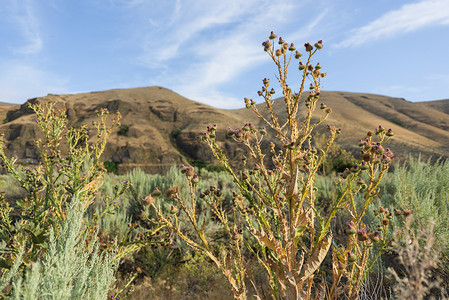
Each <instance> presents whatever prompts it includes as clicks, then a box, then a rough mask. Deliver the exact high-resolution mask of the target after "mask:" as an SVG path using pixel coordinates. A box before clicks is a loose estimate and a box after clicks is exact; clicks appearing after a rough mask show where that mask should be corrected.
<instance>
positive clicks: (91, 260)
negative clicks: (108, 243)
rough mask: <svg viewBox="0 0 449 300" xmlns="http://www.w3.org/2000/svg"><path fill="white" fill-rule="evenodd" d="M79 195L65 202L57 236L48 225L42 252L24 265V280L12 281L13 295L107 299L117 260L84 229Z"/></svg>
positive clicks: (36, 297) (17, 297) (20, 296)
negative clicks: (45, 245) (44, 249)
mask: <svg viewBox="0 0 449 300" xmlns="http://www.w3.org/2000/svg"><path fill="white" fill-rule="evenodd" d="M79 198H80V197H79V196H78V194H75V195H74V197H73V198H72V201H71V202H70V203H69V204H68V205H69V207H68V209H67V216H66V219H65V221H64V222H63V224H62V227H61V229H60V232H59V235H58V236H57V237H55V234H54V230H53V228H50V231H49V235H48V240H49V242H48V250H47V252H46V253H45V255H44V256H43V257H42V258H39V259H38V260H37V262H35V263H34V264H33V265H32V267H31V268H27V270H26V272H25V276H24V279H22V278H19V279H17V280H16V281H15V282H14V283H13V287H14V288H13V294H12V298H14V299H29V300H32V299H61V300H62V299H106V298H107V295H108V291H109V289H110V288H111V284H112V283H113V282H114V281H115V277H114V272H115V270H116V268H117V260H116V259H114V253H108V252H104V251H101V250H100V248H99V247H100V244H99V242H98V239H97V238H95V237H94V239H92V237H91V236H90V235H89V234H87V232H85V231H83V229H82V226H83V223H84V222H83V221H84V207H83V206H84V204H83V203H81V202H80V200H79ZM83 232H84V233H83ZM80 233H81V235H80ZM94 236H95V235H94Z"/></svg>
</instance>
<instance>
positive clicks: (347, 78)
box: [0, 0, 449, 108]
mask: <svg viewBox="0 0 449 300" xmlns="http://www.w3.org/2000/svg"><path fill="white" fill-rule="evenodd" d="M271 31H274V32H275V33H276V34H277V35H278V36H282V38H283V39H284V40H285V41H286V42H289V43H292V42H293V43H294V44H295V45H296V47H297V48H298V50H300V51H303V48H304V47H303V45H304V43H305V42H310V43H311V44H314V43H315V42H316V41H318V40H323V49H322V50H321V51H320V52H319V53H317V55H316V56H315V57H314V59H313V62H314V63H318V62H319V63H320V64H321V66H322V70H321V71H323V72H326V73H327V74H328V75H327V76H326V77H325V78H324V80H323V83H322V90H327V91H349V92H363V93H374V94H381V95H387V96H392V97H399V98H405V99H406V100H409V101H428V100H439V99H448V98H449V0H413V1H412V0H394V1H392V0H371V1H360V0H320V1H317V0H310V1H309V0H270V1H266V0H241V1H237V0H226V1H225V0H211V1H205V0H158V1H154V0H34V1H33V0H0V101H2V102H10V103H24V102H25V101H26V100H27V99H29V98H33V97H38V96H45V95H47V94H49V93H51V94H73V93H83V92H91V91H101V90H108V89H114V88H134V87H144V86H154V85H156V86H162V87H165V88H169V89H171V90H173V91H175V92H177V93H179V94H181V95H182V96H184V97H187V98H189V99H192V100H195V101H199V102H202V103H206V104H208V105H211V106H214V107H219V108H240V107H243V105H244V104H243V98H244V97H248V98H254V100H256V101H257V102H259V101H260V100H259V99H260V98H259V97H258V96H257V91H258V90H259V89H260V87H261V85H262V79H263V78H265V77H267V78H271V79H272V82H273V81H274V80H275V68H274V65H273V63H272V61H271V60H270V58H269V57H268V55H267V53H265V52H264V51H263V47H262V45H261V43H262V42H263V41H265V40H267V38H268V36H269V34H270V32H271ZM303 52H305V51H303ZM289 78H290V79H291V83H290V84H289V85H290V86H291V87H292V88H293V90H297V89H298V82H299V72H298V70H297V61H295V62H294V63H292V65H291V71H290V76H289ZM274 87H275V89H276V88H277V87H276V86H274Z"/></svg>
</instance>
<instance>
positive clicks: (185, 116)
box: [0, 87, 449, 173]
mask: <svg viewBox="0 0 449 300" xmlns="http://www.w3.org/2000/svg"><path fill="white" fill-rule="evenodd" d="M47 101H53V102H56V103H57V105H56V106H57V107H59V108H65V109H66V113H67V117H68V120H69V125H70V126H80V125H81V124H83V123H85V124H88V125H89V134H90V136H91V137H92V138H93V139H94V138H95V132H94V128H93V126H92V125H91V124H92V122H93V121H95V120H96V119H97V116H96V113H95V112H96V110H98V109H100V108H107V109H108V110H109V111H110V112H115V111H120V113H121V114H122V116H123V118H122V121H121V124H122V125H121V126H120V128H118V129H116V130H115V131H114V132H113V134H112V135H111V137H110V139H109V143H108V145H107V148H106V151H105V154H104V156H103V160H104V161H110V162H114V163H116V164H117V166H118V170H119V172H120V173H124V172H127V171H129V170H131V169H132V168H135V167H139V168H141V169H143V170H145V171H147V172H151V173H158V172H164V171H166V170H167V169H169V168H170V167H171V166H172V165H174V164H177V165H179V164H181V163H184V164H185V163H193V162H196V163H198V164H210V163H216V161H215V160H214V157H213V155H212V153H211V151H210V150H209V149H208V147H207V146H206V145H205V144H203V143H198V141H197V139H196V137H197V136H198V135H199V134H201V133H203V132H204V131H205V130H206V127H207V126H209V125H211V124H217V127H218V129H217V141H218V143H220V144H221V145H222V146H223V149H225V152H226V153H227V154H228V156H229V157H230V159H231V161H232V164H235V165H238V164H240V163H241V160H240V158H241V155H242V154H244V153H246V152H245V149H244V148H243V147H242V146H241V145H239V144H237V143H235V142H234V141H233V140H232V139H231V138H228V137H226V133H225V132H226V129H227V128H228V127H231V128H234V129H235V128H238V127H241V126H242V125H243V124H245V123H247V122H252V123H254V124H255V125H256V126H258V127H259V126H263V125H262V123H261V121H260V120H258V119H257V118H256V117H255V115H254V114H253V113H252V112H251V110H249V109H239V110H221V109H216V108H213V107H210V106H207V105H204V104H201V103H197V102H194V101H191V100H188V99H186V98H184V97H182V96H180V95H178V94H176V93H174V92H172V91H170V90H168V89H165V88H161V87H148V88H137V89H117V90H109V91H103V92H92V93H84V94H74V95H48V96H46V97H40V98H34V99H30V100H28V101H27V103H24V104H23V105H20V106H19V105H1V106H0V117H2V118H3V124H1V125H0V131H1V132H3V133H4V137H5V140H6V152H7V154H8V155H10V156H14V157H16V158H17V159H18V162H19V163H24V164H36V163H37V162H38V160H39V157H38V153H37V151H36V149H35V146H34V140H36V139H38V138H40V137H41V134H40V131H39V129H38V127H37V125H36V123H35V121H34V119H35V117H34V114H33V112H32V110H31V109H29V108H28V103H39V102H47ZM320 101H321V102H326V104H327V105H328V106H331V107H332V108H333V114H332V115H331V117H330V118H329V120H328V123H329V124H334V125H336V126H337V127H340V128H342V130H343V133H342V135H341V136H340V137H339V139H338V143H340V144H341V145H342V146H343V147H344V148H346V149H348V150H350V151H352V152H353V153H354V154H356V155H357V152H358V148H357V147H356V146H355V145H356V144H357V141H358V139H359V138H361V137H363V136H364V134H365V133H366V131H368V130H370V129H374V128H375V127H377V126H378V125H379V124H382V125H383V126H384V127H386V128H390V127H391V128H393V130H394V131H395V133H396V135H395V139H394V140H393V141H392V143H391V149H392V150H393V151H394V152H395V153H396V154H398V156H399V157H400V158H403V159H406V158H407V157H408V155H409V153H413V154H418V153H422V154H423V155H424V157H426V156H433V157H435V158H436V157H439V156H446V157H447V156H448V155H449V132H448V128H449V115H447V114H446V113H445V112H444V111H445V110H444V109H442V108H441V106H442V105H443V106H444V108H445V107H446V106H448V104H449V102H448V103H446V102H447V101H446V102H441V103H439V102H438V103H437V104H438V105H437V104H435V102H432V106H425V103H420V104H416V103H411V102H408V101H405V100H403V99H394V98H389V97H384V96H379V95H370V94H355V93H344V92H323V93H322V97H321V99H320ZM277 102H278V103H277V104H276V105H277V106H279V117H280V118H281V119H282V118H283V117H284V116H283V115H284V111H283V110H282V108H281V106H282V102H283V101H282V100H279V101H277ZM434 107H438V109H435V108H434ZM260 110H261V111H264V109H263V106H261V107H260ZM300 113H301V112H300ZM317 113H318V114H319V113H320V112H317ZM317 117H318V115H317ZM324 127H325V124H324ZM323 129H324V128H321V129H320V128H319V130H323ZM271 137H272V136H271ZM265 140H266V141H265V146H267V145H268V142H269V141H270V134H269V135H268V136H267V138H266V139H265ZM278 146H280V145H278ZM267 152H268V151H267ZM268 159H269V158H268V157H267V160H268Z"/></svg>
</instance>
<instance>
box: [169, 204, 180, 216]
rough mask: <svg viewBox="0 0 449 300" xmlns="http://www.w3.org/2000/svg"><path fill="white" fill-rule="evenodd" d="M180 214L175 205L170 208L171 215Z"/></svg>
mask: <svg viewBox="0 0 449 300" xmlns="http://www.w3.org/2000/svg"><path fill="white" fill-rule="evenodd" d="M177 212H178V209H177V208H176V207H174V206H173V205H172V206H171V207H170V213H171V214H172V215H174V214H176V213H177Z"/></svg>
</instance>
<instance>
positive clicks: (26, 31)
mask: <svg viewBox="0 0 449 300" xmlns="http://www.w3.org/2000/svg"><path fill="white" fill-rule="evenodd" d="M8 4H9V5H7V10H6V14H7V15H6V19H7V20H8V21H9V22H10V23H12V25H13V26H14V28H15V29H17V30H18V31H19V34H20V35H21V36H22V37H23V39H24V43H25V45H22V46H20V47H18V48H16V49H14V52H16V53H18V54H23V55H29V54H36V53H38V52H39V51H40V50H42V47H43V41H42V38H41V34H40V31H39V22H38V18H37V16H36V13H35V9H34V7H33V2H32V1H31V0H26V1H18V0H10V1H9V3H8Z"/></svg>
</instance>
